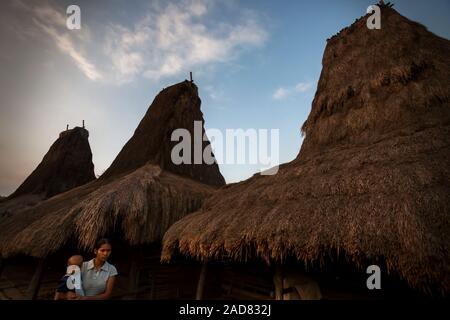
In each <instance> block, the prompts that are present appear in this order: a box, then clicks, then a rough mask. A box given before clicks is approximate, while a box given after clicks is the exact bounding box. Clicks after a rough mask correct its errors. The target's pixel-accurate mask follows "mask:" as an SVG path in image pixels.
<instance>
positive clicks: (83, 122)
mask: <svg viewBox="0 0 450 320" xmlns="http://www.w3.org/2000/svg"><path fill="white" fill-rule="evenodd" d="M83 129H84V120H83Z"/></svg>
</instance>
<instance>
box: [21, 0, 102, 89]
mask: <svg viewBox="0 0 450 320" xmlns="http://www.w3.org/2000/svg"><path fill="white" fill-rule="evenodd" d="M15 6H16V7H17V8H20V9H22V10H24V11H26V12H28V13H30V14H31V16H32V18H31V20H32V21H33V23H34V24H35V25H36V26H37V27H38V28H39V29H40V30H41V31H43V32H44V33H45V34H47V35H49V36H50V38H51V39H52V40H53V41H54V43H55V45H56V47H57V48H58V49H59V50H60V51H61V52H63V53H65V54H67V55H68V56H69V57H70V58H71V59H72V61H73V62H74V63H75V65H76V66H77V67H78V68H79V69H80V70H81V72H83V73H84V75H85V76H86V77H87V78H89V79H90V80H94V81H95V80H100V79H102V74H101V72H100V71H99V70H98V69H97V67H96V66H95V65H94V64H93V63H92V62H91V61H90V60H89V59H88V58H87V56H86V55H85V54H84V53H83V51H84V50H83V48H82V46H79V47H77V45H76V43H80V42H81V43H85V42H86V41H88V40H89V38H90V35H89V30H88V28H87V27H85V28H82V29H81V30H77V31H70V30H68V29H67V28H66V19H67V17H66V16H65V10H63V8H56V7H54V6H52V5H50V4H49V3H48V2H43V3H40V4H39V5H35V6H32V5H30V4H29V3H24V2H22V1H20V0H18V1H16V2H15Z"/></svg>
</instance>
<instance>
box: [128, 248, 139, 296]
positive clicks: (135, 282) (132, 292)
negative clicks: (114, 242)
mask: <svg viewBox="0 0 450 320" xmlns="http://www.w3.org/2000/svg"><path fill="white" fill-rule="evenodd" d="M141 262H142V248H141V247H136V248H132V249H131V265H130V272H129V279H128V281H129V282H128V294H127V295H126V296H125V298H124V300H133V299H136V298H137V295H138V290H139V283H140V282H139V280H140V273H141Z"/></svg>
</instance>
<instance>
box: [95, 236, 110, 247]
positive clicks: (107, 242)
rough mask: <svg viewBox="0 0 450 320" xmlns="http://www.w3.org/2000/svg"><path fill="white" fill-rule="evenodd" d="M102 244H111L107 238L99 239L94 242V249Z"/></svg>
mask: <svg viewBox="0 0 450 320" xmlns="http://www.w3.org/2000/svg"><path fill="white" fill-rule="evenodd" d="M104 244H109V245H110V246H111V241H110V240H109V239H107V238H103V239H100V240H98V241H97V242H96V243H95V246H94V249H95V250H98V249H100V247H101V246H102V245H104Z"/></svg>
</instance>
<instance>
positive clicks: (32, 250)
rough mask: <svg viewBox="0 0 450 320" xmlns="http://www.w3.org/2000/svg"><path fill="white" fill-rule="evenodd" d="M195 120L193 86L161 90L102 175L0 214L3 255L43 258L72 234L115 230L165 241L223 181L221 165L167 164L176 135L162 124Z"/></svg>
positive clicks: (81, 241)
mask: <svg viewBox="0 0 450 320" xmlns="http://www.w3.org/2000/svg"><path fill="white" fill-rule="evenodd" d="M180 113H181V114H182V116H180ZM193 120H198V121H202V122H203V117H202V113H201V111H200V99H199V98H198V95H197V88H196V86H195V85H194V84H193V83H190V82H182V83H179V84H176V85H174V86H171V87H169V88H167V89H165V90H163V91H162V92H161V93H160V94H159V95H158V96H157V97H156V98H155V101H154V102H153V104H152V105H151V106H150V108H149V110H148V112H147V114H146V115H145V116H144V118H143V119H142V121H141V123H140V125H139V127H138V128H137V129H136V132H135V134H134V135H133V137H132V138H131V139H130V141H129V142H128V143H127V144H126V146H125V147H124V148H123V150H122V151H121V152H120V153H119V155H118V156H117V158H116V160H115V161H114V162H113V165H112V166H111V169H109V170H108V171H107V172H106V173H105V174H104V175H103V176H102V177H100V178H99V179H98V180H96V181H94V182H91V183H88V184H86V185H83V186H81V187H79V188H76V189H73V190H70V191H68V192H66V193H63V194H60V195H57V196H55V197H53V198H50V199H48V200H46V201H44V202H42V203H40V204H39V205H36V206H34V207H31V208H28V209H26V210H22V211H19V212H15V213H14V214H13V215H11V216H7V217H5V216H4V217H3V218H1V219H0V253H1V255H2V256H4V257H8V256H12V255H14V254H18V253H24V254H27V255H31V256H36V257H44V256H46V255H48V254H49V253H52V252H54V251H56V250H58V249H59V248H60V247H61V246H63V245H64V244H65V243H66V242H67V241H69V240H72V241H75V242H76V243H78V245H79V247H80V248H83V249H92V248H93V246H94V244H95V241H96V240H97V239H98V238H99V237H102V236H104V235H106V234H112V233H121V234H122V235H123V240H124V241H126V242H127V243H128V244H130V245H138V244H147V243H151V242H155V241H160V240H161V239H162V236H163V234H164V233H165V231H166V230H167V229H168V227H169V226H170V225H171V224H173V223H174V222H175V221H177V220H179V219H180V218H182V217H183V216H185V215H187V214H188V213H190V212H193V211H195V210H197V209H199V208H200V206H201V203H202V201H203V199H204V198H205V197H207V196H209V195H210V194H211V193H212V192H213V191H214V190H215V189H216V187H215V186H217V185H221V184H222V183H224V179H223V177H222V175H221V174H220V171H219V169H218V166H217V164H213V165H210V166H209V165H206V164H202V165H196V167H195V168H190V167H189V166H188V165H186V166H183V167H182V168H176V170H175V169H174V170H172V168H171V167H170V166H168V165H167V164H166V162H165V161H166V160H167V156H168V155H167V152H170V150H168V146H169V145H170V143H171V141H170V131H168V129H167V128H166V127H165V126H164V123H167V124H168V125H167V127H170V128H186V129H188V130H190V129H193ZM203 130H204V128H203ZM206 143H209V141H207V142H206ZM169 154H170V153H169ZM146 159H147V160H146ZM162 159H165V160H164V161H162ZM191 167H193V166H191Z"/></svg>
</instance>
